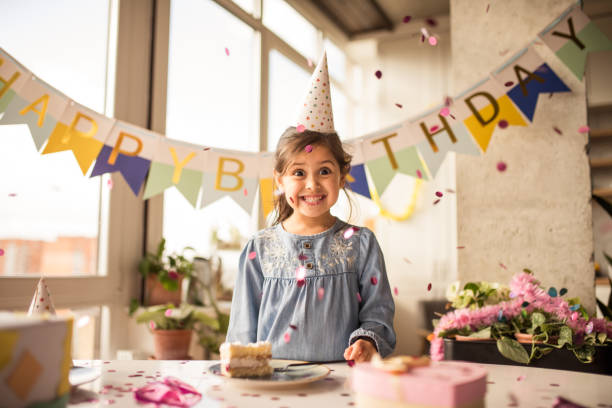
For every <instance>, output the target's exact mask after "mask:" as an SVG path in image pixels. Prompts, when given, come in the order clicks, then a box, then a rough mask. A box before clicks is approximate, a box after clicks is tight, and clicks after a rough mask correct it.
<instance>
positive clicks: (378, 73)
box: [374, 70, 382, 79]
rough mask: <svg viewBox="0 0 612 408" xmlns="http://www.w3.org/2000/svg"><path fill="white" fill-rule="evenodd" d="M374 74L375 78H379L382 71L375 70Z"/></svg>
mask: <svg viewBox="0 0 612 408" xmlns="http://www.w3.org/2000/svg"><path fill="white" fill-rule="evenodd" d="M374 75H376V78H378V79H380V78H381V77H382V72H380V70H378V71H376V72H375V73H374Z"/></svg>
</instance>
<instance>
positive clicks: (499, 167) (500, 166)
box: [497, 161, 507, 172]
mask: <svg viewBox="0 0 612 408" xmlns="http://www.w3.org/2000/svg"><path fill="white" fill-rule="evenodd" d="M506 168H507V166H506V163H504V162H503V161H500V162H497V171H499V172H504V171H506Z"/></svg>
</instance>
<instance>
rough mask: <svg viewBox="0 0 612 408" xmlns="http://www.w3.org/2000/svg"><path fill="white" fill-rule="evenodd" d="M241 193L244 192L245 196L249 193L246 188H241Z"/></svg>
mask: <svg viewBox="0 0 612 408" xmlns="http://www.w3.org/2000/svg"><path fill="white" fill-rule="evenodd" d="M242 194H244V196H245V197H246V196H247V195H248V194H249V193H248V191H247V189H246V188H245V189H244V190H242Z"/></svg>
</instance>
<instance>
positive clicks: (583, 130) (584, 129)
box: [578, 125, 591, 133]
mask: <svg viewBox="0 0 612 408" xmlns="http://www.w3.org/2000/svg"><path fill="white" fill-rule="evenodd" d="M589 130H591V128H589V127H588V126H587V125H584V126H580V127H579V128H578V133H589Z"/></svg>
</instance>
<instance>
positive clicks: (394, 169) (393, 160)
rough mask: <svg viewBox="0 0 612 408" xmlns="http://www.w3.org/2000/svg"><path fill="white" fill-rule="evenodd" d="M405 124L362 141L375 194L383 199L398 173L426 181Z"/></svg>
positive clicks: (413, 142) (412, 140)
mask: <svg viewBox="0 0 612 408" xmlns="http://www.w3.org/2000/svg"><path fill="white" fill-rule="evenodd" d="M415 142H416V140H415V139H414V135H413V134H411V133H410V132H409V129H408V127H407V126H406V125H401V124H400V125H396V126H393V127H391V128H389V129H385V130H383V131H380V132H376V133H375V134H373V135H369V136H366V137H364V138H363V144H362V146H363V153H364V156H365V159H366V164H367V167H368V170H369V172H370V175H371V176H372V182H373V183H374V187H375V188H376V192H377V194H378V195H379V196H381V195H382V194H383V193H384V192H385V190H386V189H387V187H388V186H389V183H390V182H391V180H392V179H393V177H394V176H395V174H396V173H398V172H399V173H403V174H407V175H410V176H414V177H417V176H418V173H417V172H419V173H420V174H421V176H422V177H423V178H426V175H425V167H424V166H423V163H422V161H421V158H420V157H419V153H418V151H417V149H416V147H415V146H414V144H415Z"/></svg>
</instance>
